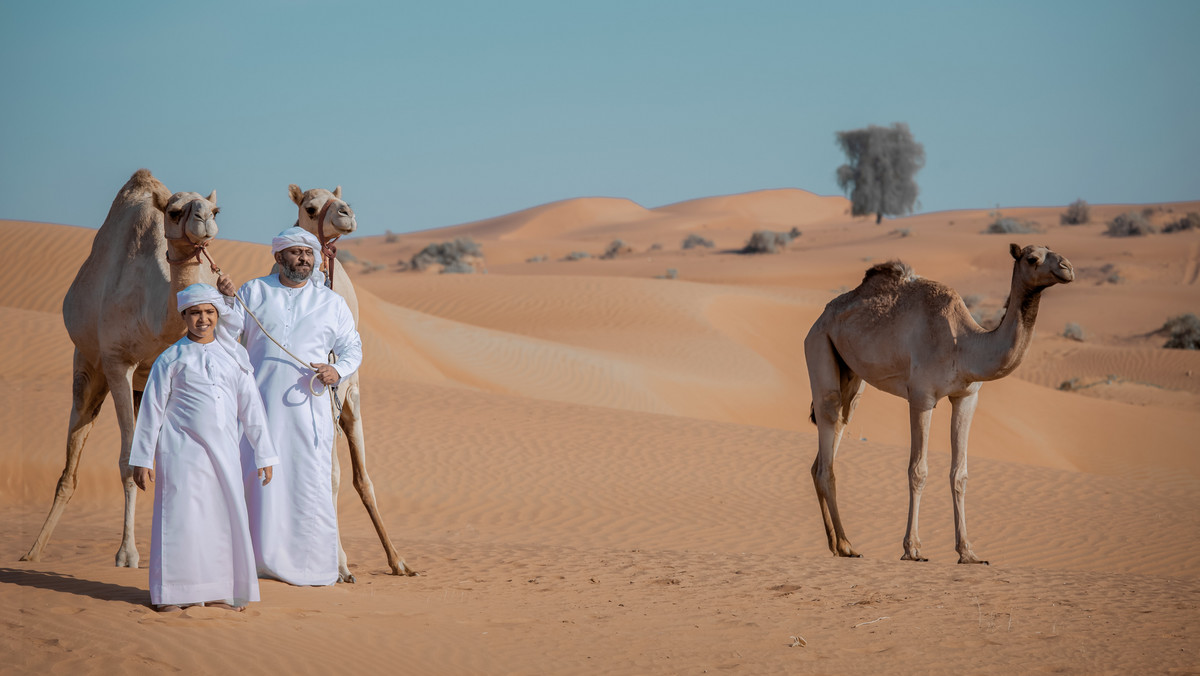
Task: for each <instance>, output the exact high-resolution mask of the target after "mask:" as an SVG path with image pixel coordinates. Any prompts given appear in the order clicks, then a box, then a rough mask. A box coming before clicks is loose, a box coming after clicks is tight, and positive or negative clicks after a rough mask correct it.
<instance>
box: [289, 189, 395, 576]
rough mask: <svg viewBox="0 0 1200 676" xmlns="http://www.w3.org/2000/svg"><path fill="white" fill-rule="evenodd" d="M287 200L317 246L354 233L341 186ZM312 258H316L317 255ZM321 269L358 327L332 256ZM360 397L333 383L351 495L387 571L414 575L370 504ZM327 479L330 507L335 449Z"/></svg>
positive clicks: (353, 387)
mask: <svg viewBox="0 0 1200 676" xmlns="http://www.w3.org/2000/svg"><path fill="white" fill-rule="evenodd" d="M288 195H290V196H291V198H292V202H294V203H295V204H296V206H297V207H299V209H300V213H299V216H298V217H297V220H296V225H298V226H300V227H301V228H304V229H305V230H307V231H309V232H311V233H312V234H314V235H316V236H317V238H318V239H319V240H320V241H321V244H322V246H325V245H326V243H327V242H328V243H330V244H332V242H331V240H335V239H337V238H338V237H341V236H342V235H348V234H350V233H352V232H354V230H355V229H356V228H357V227H358V222H357V221H356V220H355V218H354V210H353V209H351V208H350V205H349V204H347V203H346V202H345V200H343V199H342V186H340V185H339V186H338V187H336V188H334V189H333V192H330V191H328V190H325V189H324V188H313V189H312V190H307V191H305V190H301V189H300V186H298V185H296V184H294V183H293V184H291V185H289V186H288ZM330 249H332V247H330ZM314 253H316V254H318V255H320V252H314ZM326 267H327V269H326V270H325V274H326V275H327V279H326V283H327V284H328V283H329V282H330V280H332V286H333V290H334V291H335V292H337V293H338V294H340V295H341V296H342V297H343V298H345V299H346V304H347V305H349V306H350V313H351V314H352V315H353V316H354V324H355V326H357V325H358V296H356V295H355V293H354V283H353V282H352V281H351V280H350V277H349V276H348V275H347V274H346V269H345V268H344V267H342V264H341V263H340V262H338V260H337V258H336V256H332V255H331V256H330V257H329V258H328V260H327V261H326ZM360 391H361V390H360V387H359V380H358V373H357V372H355V373H354V374H352V375H351V376H350V377H348V378H345V379H343V380H342V381H341V382H339V383H338V396H339V397H341V399H342V413H341V418H340V419H339V420H338V423H339V424H340V425H341V428H342V431H344V432H345V433H346V441H347V443H348V444H349V446H350V467H351V468H352V471H353V482H354V489H355V490H356V491H358V496H359V498H361V499H362V503H363V506H364V507H366V508H367V513H368V514H370V516H371V523H372V524H374V526H375V533H376V534H377V535H378V536H379V542H380V543H381V544H382V545H383V551H384V553H385V554H386V555H387V560H388V567H389V568H391V570H392V574H393V575H416V572H414V571H413V570H412V569H411V568H409V567H408V565H407V564H405V563H404V559H402V558H400V554H399V553H398V552H397V551H396V547H395V546H394V545H392V540H391V538H390V537H388V534H387V529H386V528H384V526H383V517H382V516H380V514H379V507H378V506H377V505H376V502H375V486H374V484H372V483H371V477H370V476H369V475H368V474H367V447H366V443H365V441H364V438H363V425H362V404H361V401H360ZM331 478H332V483H333V496H334V504H336V503H337V494H338V487H339V486H340V485H341V466H340V464H339V463H338V457H337V452H336V449H335V452H334V454H333V476H332V477H331ZM338 578H339V580H340V581H342V582H353V581H354V575H352V574H351V573H350V566H349V562H348V561H347V559H346V551H345V550H344V549H342V543H341V536H340V534H339V537H338Z"/></svg>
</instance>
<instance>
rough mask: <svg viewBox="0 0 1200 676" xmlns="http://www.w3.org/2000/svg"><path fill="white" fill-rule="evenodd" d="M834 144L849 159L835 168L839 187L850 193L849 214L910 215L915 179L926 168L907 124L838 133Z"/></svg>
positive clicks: (878, 218) (922, 149)
mask: <svg viewBox="0 0 1200 676" xmlns="http://www.w3.org/2000/svg"><path fill="white" fill-rule="evenodd" d="M837 143H838V145H839V146H841V148H842V151H843V152H845V153H846V158H847V159H848V160H849V162H847V163H846V164H843V165H842V166H840V167H838V170H837V181H838V187H840V188H841V189H842V190H843V191H847V190H848V191H849V193H850V202H851V213H852V214H854V215H855V216H862V215H863V214H871V213H873V214H875V222H876V223H879V222H880V221H882V220H883V217H884V215H885V214H886V215H888V216H901V215H903V214H907V213H912V210H913V205H914V204H915V203H916V201H917V182H916V180H915V178H914V177H915V176H916V174H917V172H918V171H920V170H921V167H924V166H925V147H924V146H922V145H921V144H920V143H917V142H916V141H914V140H913V137H912V132H910V131H909V130H908V125H907V124H905V123H903V122H897V123H895V124H893V125H892V126H890V127H877V126H875V125H871V126H869V127H867V128H866V129H854V130H851V131H839V132H838V133H837Z"/></svg>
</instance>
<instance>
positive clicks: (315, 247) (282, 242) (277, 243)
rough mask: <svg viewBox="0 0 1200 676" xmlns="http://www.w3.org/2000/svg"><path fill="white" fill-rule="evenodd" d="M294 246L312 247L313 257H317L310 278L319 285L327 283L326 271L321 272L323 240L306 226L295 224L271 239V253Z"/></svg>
mask: <svg viewBox="0 0 1200 676" xmlns="http://www.w3.org/2000/svg"><path fill="white" fill-rule="evenodd" d="M294 246H306V247H308V248H310V249H312V252H313V257H314V258H315V259H316V260H315V261H314V264H313V271H312V276H310V277H309V279H310V280H312V281H313V282H316V284H317V286H321V285H322V284H324V283H325V273H323V272H321V262H320V258H321V241H320V240H319V239H317V236H316V235H314V234H312V233H311V232H309V231H307V230H305V229H304V228H302V227H300V226H298V225H293V226H292V227H290V228H288V229H287V230H284V231H283V232H281V233H279V234H278V235H275V238H274V239H272V240H271V253H272V254H277V253H279V252H280V251H283V250H284V249H290V248H292V247H294Z"/></svg>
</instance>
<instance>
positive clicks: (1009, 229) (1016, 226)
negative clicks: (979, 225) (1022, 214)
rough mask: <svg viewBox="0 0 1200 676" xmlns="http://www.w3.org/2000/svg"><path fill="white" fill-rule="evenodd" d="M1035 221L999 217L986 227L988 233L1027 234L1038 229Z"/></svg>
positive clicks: (985, 232) (985, 231)
mask: <svg viewBox="0 0 1200 676" xmlns="http://www.w3.org/2000/svg"><path fill="white" fill-rule="evenodd" d="M1037 226H1038V224H1037V223H1036V222H1035V221H1027V220H1023V219H1022V220H1018V219H1016V218H998V219H996V220H995V221H994V222H993V223H992V224H991V225H989V226H988V227H987V228H985V229H984V231H983V232H984V234H988V235H1027V234H1029V233H1031V232H1037V231H1038V227H1037Z"/></svg>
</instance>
